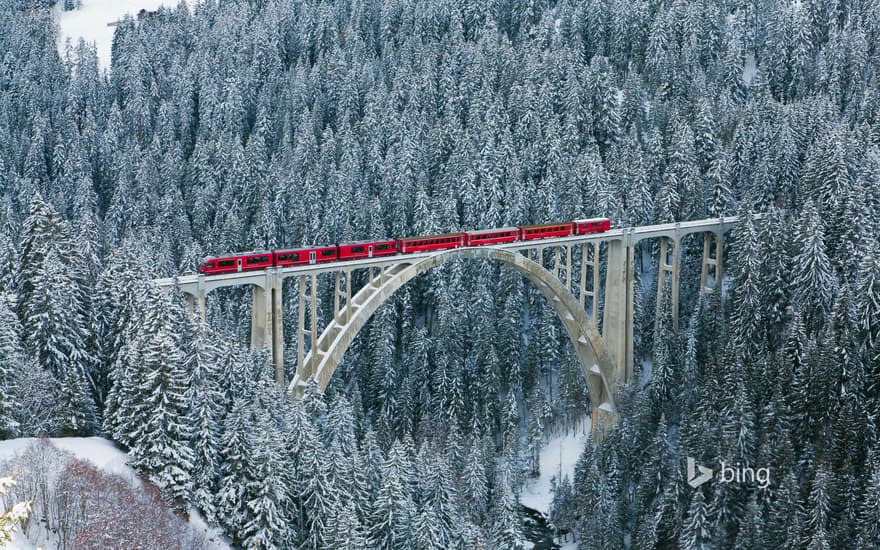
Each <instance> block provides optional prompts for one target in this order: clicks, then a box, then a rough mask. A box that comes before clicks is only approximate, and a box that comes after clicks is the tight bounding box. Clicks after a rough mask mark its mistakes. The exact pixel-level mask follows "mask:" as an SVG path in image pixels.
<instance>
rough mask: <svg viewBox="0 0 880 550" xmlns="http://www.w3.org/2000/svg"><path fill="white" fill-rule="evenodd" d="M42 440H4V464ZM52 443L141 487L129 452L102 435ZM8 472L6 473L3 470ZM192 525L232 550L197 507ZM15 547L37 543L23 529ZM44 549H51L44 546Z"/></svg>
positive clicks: (216, 549) (0, 444)
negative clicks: (28, 537) (129, 459)
mask: <svg viewBox="0 0 880 550" xmlns="http://www.w3.org/2000/svg"><path fill="white" fill-rule="evenodd" d="M37 441H38V440H37V439H36V438H33V437H22V438H18V439H10V440H7V441H0V464H2V463H4V462H6V461H8V460H10V459H13V458H14V457H15V456H16V455H20V454H22V453H24V451H25V450H26V449H27V448H28V447H30V446H31V445H32V444H34V443H36V442H37ZM49 442H50V443H51V444H52V445H53V446H54V447H55V448H56V449H59V450H62V451H67V452H69V453H70V454H72V455H73V456H74V457H76V458H78V459H81V460H86V461H88V462H91V463H92V464H94V465H95V466H96V467H97V468H99V469H100V470H103V471H105V472H110V473H113V474H117V475H121V476H123V477H125V478H128V479H129V480H131V482H132V484H136V486H137V487H138V488H140V487H141V480H140V477H138V475H137V473H136V472H135V471H134V470H133V469H132V468H131V466H129V465H128V455H126V454H125V453H124V452H122V451H120V450H119V449H117V448H116V446H115V445H113V443H112V442H110V441H108V440H106V439H104V438H101V437H64V438H50V439H49ZM58 468H59V472H57V473H56V474H55V475H58V474H59V473H60V469H63V468H64V464H61V463H59V464H58ZM0 473H4V472H0ZM189 522H190V524H191V525H192V526H193V527H194V528H195V529H197V530H198V531H200V532H204V533H206V534H207V537H206V538H207V539H208V540H209V541H210V542H211V543H212V544H213V550H229V546H228V545H227V544H226V543H225V542H223V541H222V539H221V537H220V535H219V533H218V532H217V530H215V529H211V528H209V527H208V525H207V524H206V523H205V521H204V520H203V519H202V517H201V516H200V515H199V513H198V512H197V511H195V510H190V511H189ZM5 548H9V549H12V550H32V549H36V548H37V546H36V545H35V544H33V543H31V542H30V541H28V540H27V539H26V538H25V537H24V536H23V535H22V534H21V533H20V532H19V533H18V534H17V536H16V538H15V539H14V540H13V542H12V544H11V545H9V546H5V547H4V549H5ZM44 550H48V548H47V547H45V546H44Z"/></svg>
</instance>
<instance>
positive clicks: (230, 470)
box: [217, 398, 255, 541]
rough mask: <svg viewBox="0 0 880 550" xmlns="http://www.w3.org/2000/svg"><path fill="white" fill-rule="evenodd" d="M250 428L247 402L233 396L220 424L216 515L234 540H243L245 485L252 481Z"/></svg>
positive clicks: (245, 520) (246, 497)
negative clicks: (221, 433)
mask: <svg viewBox="0 0 880 550" xmlns="http://www.w3.org/2000/svg"><path fill="white" fill-rule="evenodd" d="M253 427H254V426H253V423H252V422H251V419H250V411H249V407H248V404H247V402H246V401H245V400H244V399H243V398H238V399H236V400H235V402H234V403H233V405H232V409H231V410H230V411H229V414H228V415H227V416H226V420H225V422H224V424H223V438H222V440H221V444H222V445H221V449H220V456H221V463H220V486H219V491H218V493H217V517H218V518H219V520H220V524H221V525H222V526H223V528H224V529H225V531H226V533H227V534H229V535H230V537H231V538H232V540H234V541H242V540H243V537H242V534H243V533H244V527H245V525H246V524H247V521H248V517H249V511H248V507H247V503H248V501H249V500H250V498H249V495H248V494H247V487H248V484H250V483H253V482H254V480H255V474H254V472H253V470H252V468H251V462H250V458H251V456H252V454H253V451H254V447H255V441H254V434H253Z"/></svg>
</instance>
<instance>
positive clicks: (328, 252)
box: [321, 248, 336, 257]
mask: <svg viewBox="0 0 880 550" xmlns="http://www.w3.org/2000/svg"><path fill="white" fill-rule="evenodd" d="M335 255H336V250H334V249H332V248H327V249H325V250H322V251H321V256H323V257H327V256H335Z"/></svg>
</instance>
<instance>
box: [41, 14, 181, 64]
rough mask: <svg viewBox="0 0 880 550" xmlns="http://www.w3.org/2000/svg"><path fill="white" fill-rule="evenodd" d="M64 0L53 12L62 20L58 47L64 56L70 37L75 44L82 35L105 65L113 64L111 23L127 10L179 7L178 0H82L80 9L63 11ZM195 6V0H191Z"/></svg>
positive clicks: (57, 19) (112, 27)
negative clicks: (111, 58) (111, 56)
mask: <svg viewBox="0 0 880 550" xmlns="http://www.w3.org/2000/svg"><path fill="white" fill-rule="evenodd" d="M62 4H63V0H59V1H58V2H57V3H56V4H55V7H53V8H52V13H53V15H54V16H55V20H56V21H58V51H59V52H60V54H61V55H62V56H63V55H64V49H65V45H66V44H67V41H68V40H70V43H71V44H73V45H74V46H75V45H76V44H78V43H79V39H80V38H82V39H83V40H85V41H86V42H89V43H94V44H95V49H96V50H97V52H98V61H99V63H100V64H101V68H102V69H109V67H110V48H111V45H112V44H113V32H114V31H115V30H116V27H115V26H108V25H107V23H113V22H114V21H119V20H120V19H122V18H124V17H125V15H126V14H130V15H131V16H132V17H135V16H136V15H137V13H138V12H139V11H141V10H142V9H145V10H147V11H154V10H156V9H158V8H160V7H162V6H166V7H172V8H173V7H176V6H177V1H176V0H81V4H80V7H79V9H76V10H72V11H62V10H61V6H62ZM187 4H189V5H190V7H192V4H193V0H187Z"/></svg>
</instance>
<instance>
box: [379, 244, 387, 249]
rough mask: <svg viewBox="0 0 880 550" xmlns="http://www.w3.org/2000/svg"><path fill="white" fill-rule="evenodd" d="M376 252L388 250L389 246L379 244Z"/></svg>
mask: <svg viewBox="0 0 880 550" xmlns="http://www.w3.org/2000/svg"><path fill="white" fill-rule="evenodd" d="M376 250H388V245H387V244H377V245H376Z"/></svg>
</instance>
